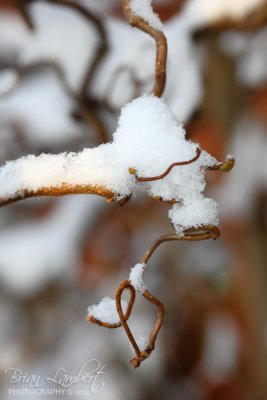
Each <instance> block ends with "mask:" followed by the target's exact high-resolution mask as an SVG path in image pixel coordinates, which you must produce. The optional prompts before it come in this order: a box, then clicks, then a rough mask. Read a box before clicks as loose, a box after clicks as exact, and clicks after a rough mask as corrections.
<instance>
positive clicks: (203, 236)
mask: <svg viewBox="0 0 267 400" xmlns="http://www.w3.org/2000/svg"><path fill="white" fill-rule="evenodd" d="M218 237H220V230H219V228H218V227H217V226H213V225H202V226H200V227H195V228H194V227H192V228H190V229H188V230H186V231H185V232H184V234H183V235H181V236H177V235H175V234H169V235H163V236H160V237H159V238H158V239H156V240H155V241H154V242H153V243H152V245H151V246H150V248H149V249H148V250H147V251H146V253H145V255H144V256H143V258H141V260H140V263H144V264H147V262H148V260H149V259H150V257H151V256H152V254H153V253H154V251H155V250H156V249H157V248H158V247H159V246H160V245H161V244H162V243H165V242H170V241H176V240H178V241H190V242H192V241H197V240H207V239H217V238H218Z"/></svg>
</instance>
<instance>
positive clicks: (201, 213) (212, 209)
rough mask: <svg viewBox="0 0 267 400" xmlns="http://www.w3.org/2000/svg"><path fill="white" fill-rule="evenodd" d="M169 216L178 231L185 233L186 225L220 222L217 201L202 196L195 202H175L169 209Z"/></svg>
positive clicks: (193, 225) (199, 225)
mask: <svg viewBox="0 0 267 400" xmlns="http://www.w3.org/2000/svg"><path fill="white" fill-rule="evenodd" d="M169 217H170V220H171V221H172V223H173V225H174V227H175V230H176V232H177V233H179V232H180V234H183V231H184V229H185V227H187V228H192V227H201V226H202V225H215V226H217V225H218V223H219V220H218V212H217V203H216V201H215V200H212V199H208V198H205V197H200V198H199V199H195V200H194V201H193V202H192V201H188V202H185V203H183V204H182V205H181V204H174V205H173V206H172V208H171V209H170V211H169Z"/></svg>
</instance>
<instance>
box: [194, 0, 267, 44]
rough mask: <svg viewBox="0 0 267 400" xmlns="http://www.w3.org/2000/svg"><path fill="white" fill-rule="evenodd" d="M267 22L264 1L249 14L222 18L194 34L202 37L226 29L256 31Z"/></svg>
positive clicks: (266, 6)
mask: <svg viewBox="0 0 267 400" xmlns="http://www.w3.org/2000/svg"><path fill="white" fill-rule="evenodd" d="M266 23H267V2H266V1H265V2H263V3H262V4H261V5H258V6H257V7H255V8H254V9H253V11H251V12H250V13H249V14H248V15H246V16H245V17H243V18H241V19H235V18H234V17H228V18H222V19H221V20H218V21H214V22H212V23H210V24H208V25H207V26H204V27H201V28H199V29H197V30H196V32H195V34H194V36H196V37H202V36H206V35H213V34H214V33H221V32H223V31H226V30H234V31H240V32H246V31H248V32H249V31H254V30H257V29H259V28H261V27H263V26H264V25H265V24H266Z"/></svg>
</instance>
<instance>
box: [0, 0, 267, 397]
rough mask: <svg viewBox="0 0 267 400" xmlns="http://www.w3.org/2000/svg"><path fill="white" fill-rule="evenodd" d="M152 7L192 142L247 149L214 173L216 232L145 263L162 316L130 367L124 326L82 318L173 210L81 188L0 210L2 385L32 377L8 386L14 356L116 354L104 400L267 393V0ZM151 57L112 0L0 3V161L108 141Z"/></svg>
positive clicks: (68, 360) (146, 81)
mask: <svg viewBox="0 0 267 400" xmlns="http://www.w3.org/2000/svg"><path fill="white" fill-rule="evenodd" d="M153 4H155V9H156V11H157V12H158V13H159V14H160V17H161V19H162V20H163V21H164V24H165V33H166V36H167V40H168V47H169V55H168V68H167V85H166V89H165V92H164V98H165V99H166V101H167V103H168V104H169V105H170V107H171V109H172V110H173V112H174V113H175V114H176V115H177V117H178V119H179V120H180V121H181V122H182V123H183V124H184V126H185V128H186V131H187V135H188V139H192V140H193V141H195V142H198V143H200V146H201V147H202V148H203V149H206V150H207V151H208V152H210V153H211V154H212V155H214V156H215V157H216V158H217V159H218V160H223V159H224V157H225V155H227V154H228V153H231V154H233V155H234V157H235V159H236V166H235V168H234V170H232V172H231V173H230V174H223V173H220V172H207V182H208V184H207V189H206V192H207V193H208V194H209V196H210V197H213V198H215V199H216V200H217V201H218V203H219V210H220V229H221V232H222V236H221V238H220V239H218V240H216V241H212V242H211V241H207V242H200V243H197V242H196V243H166V244H164V245H162V246H161V248H159V250H157V252H156V253H155V254H154V255H153V257H152V259H151V260H150V261H149V268H148V271H147V272H146V276H145V281H146V283H147V285H148V287H149V289H150V290H151V292H152V293H153V294H155V295H156V296H157V297H158V298H159V299H160V300H161V301H162V302H163V303H164V304H165V308H166V316H165V320H164V325H163V327H162V330H161V332H160V335H159V338H158V341H157V346H156V350H155V351H154V352H153V353H152V355H151V357H150V358H149V359H148V360H147V361H145V362H144V363H143V364H142V366H141V367H140V368H139V370H136V371H134V370H133V369H132V368H131V367H130V365H129V359H130V358H131V356H132V354H131V349H130V347H129V344H128V340H127V338H126V335H125V333H124V332H123V331H122V330H121V329H117V330H112V331H109V330H106V329H105V328H100V327H98V326H96V325H91V324H88V323H87V322H86V321H85V316H86V313H87V312H86V309H87V307H88V306H89V305H91V304H93V303H97V302H98V301H99V300H100V299H101V298H102V297H104V296H106V295H107V296H110V297H113V298H114V295H115V290H116V287H117V285H118V283H119V282H120V281H121V280H123V279H126V278H127V276H128V272H129V268H130V267H132V266H133V265H134V264H136V262H137V261H138V260H139V259H140V258H141V257H142V255H143V254H144V252H145V250H146V249H147V247H148V246H149V245H150V243H151V242H152V241H153V240H154V239H155V238H157V237H158V236H160V235H162V234H165V233H170V232H172V227H171V226H170V223H169V220H168V218H167V211H168V206H167V205H165V204H162V203H160V202H155V201H153V200H151V199H149V198H148V197H147V196H145V195H143V194H140V195H139V196H138V197H137V198H134V199H132V200H131V201H130V202H129V203H127V204H126V205H125V206H124V207H122V208H120V207H119V206H118V205H116V204H107V203H106V202H105V201H104V200H103V199H101V198H98V197H95V196H91V197H90V196H81V195H79V196H78V195H77V196H67V197H63V198H60V199H52V198H47V199H44V198H43V199H34V200H26V201H23V202H20V203H18V204H14V205H10V206H8V207H6V208H2V209H1V211H0V286H1V291H0V327H1V329H0V372H1V373H0V397H1V399H4V400H6V399H10V398H11V397H12V396H13V395H10V394H9V389H10V388H22V389H23V388H29V384H28V383H24V384H23V383H21V384H20V385H19V384H14V385H12V384H10V383H9V382H8V378H9V377H10V375H7V374H6V373H5V369H6V368H17V369H20V370H21V371H24V372H27V373H28V374H29V375H32V374H34V375H38V376H42V377H43V378H46V377H48V376H51V375H53V374H54V373H55V372H56V371H57V370H58V369H59V368H64V369H65V370H66V371H67V372H66V373H67V374H68V375H71V376H74V375H75V374H76V375H77V373H78V371H79V370H80V369H81V367H82V366H83V365H84V364H85V363H86V361H88V360H91V359H96V360H99V362H100V363H101V365H105V369H104V370H105V372H106V373H105V374H104V375H102V376H101V379H100V380H99V382H100V383H101V382H102V381H103V382H104V387H103V388H102V390H101V391H99V393H95V394H91V397H90V396H89V398H93V399H97V400H98V399H99V400H101V399H103V400H113V399H114V400H115V399H116V400H120V399H129V400H137V399H142V400H146V399H151V398H153V399H154V400H157V399H162V398H164V399H168V400H174V399H175V400H180V399H183V400H215V399H216V400H226V399H227V400H265V399H267V363H266V349H267V324H266V322H267V321H266V315H267V313H266V311H267V296H266V288H267V271H266V267H267V157H266V156H267V25H266V24H267V1H266V0H238V1H237V0H234V1H233V0H231V1H228V0H216V1H215V0H188V1H186V0H184V1H183V0H164V1H163V0H162V1H160V0H157V1H154V2H153ZM154 59H155V49H154V42H153V41H152V39H151V38H150V37H148V36H147V35H145V34H144V33H142V32H139V31H138V30H136V29H133V28H131V27H130V26H129V25H128V24H127V23H126V22H125V20H124V18H123V15H122V11H121V5H120V2H119V1H118V0H98V1H94V0H84V1H82V0H65V1H64V0H46V1H39V0H32V1H31V0H25V1H20V0H18V1H12V0H0V162H1V164H3V163H4V162H5V161H6V160H12V159H16V158H18V157H21V156H23V155H26V154H40V153H42V152H49V153H58V152H61V151H78V150H80V149H82V148H83V147H93V146H97V145H98V144H100V143H104V142H107V141H109V140H110V139H111V136H112V133H113V131H114V129H115V127H116V123H117V118H118V115H119V112H120V108H121V106H123V105H124V104H125V102H127V101H129V100H131V99H132V98H134V97H136V96H139V95H141V94H142V93H149V92H150V90H151V87H152V84H153V79H154ZM154 318H155V310H154V309H153V307H152V308H151V307H149V306H147V305H146V304H145V303H144V302H142V301H140V302H138V304H137V306H136V307H135V312H134V316H133V317H132V318H131V321H130V325H131V328H132V329H133V331H134V332H135V333H136V334H143V333H144V334H145V333H147V332H149V330H150V329H151V326H152V325H153V321H154ZM44 385H45V386H44V387H46V388H51V387H54V386H51V384H50V385H48V383H47V382H46V383H45V384H44ZM72 388H77V392H76V393H73V395H66V396H61V397H66V398H69V399H71V398H76V399H78V398H86V396H87V395H86V393H83V390H85V389H86V388H88V385H86V384H84V383H80V384H76V385H75V386H72ZM87 394H88V393H87ZM14 397H15V395H14ZM16 397H19V398H23V399H28V398H30V399H35V397H36V398H39V399H42V398H44V399H45V398H47V397H49V398H51V399H53V398H55V399H56V398H58V396H56V395H49V396H48V395H37V394H34V393H33V394H26V393H24V392H21V393H20V394H17V395H16ZM87 397H88V396H87Z"/></svg>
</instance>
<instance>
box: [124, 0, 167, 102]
mask: <svg viewBox="0 0 267 400" xmlns="http://www.w3.org/2000/svg"><path fill="white" fill-rule="evenodd" d="M122 9H123V12H124V15H125V18H126V19H127V21H128V22H129V24H131V25H132V26H133V27H136V28H138V29H140V30H141V31H143V32H145V33H147V34H148V35H150V36H151V37H152V38H153V39H154V40H155V42H156V65H155V83H154V87H153V90H152V93H153V94H154V96H158V97H160V96H161V95H162V93H163V91H164V87H165V82H166V62H167V40H166V37H165V35H164V33H163V32H162V31H159V30H157V29H155V28H153V27H152V26H150V25H149V23H148V22H146V21H144V20H143V19H142V18H141V17H138V16H136V15H134V14H133V13H132V10H131V7H130V0H122Z"/></svg>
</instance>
